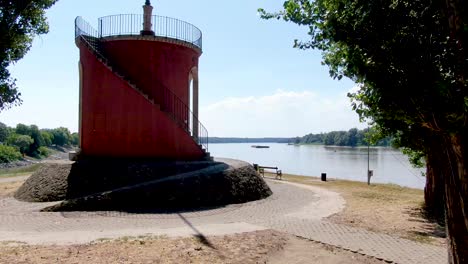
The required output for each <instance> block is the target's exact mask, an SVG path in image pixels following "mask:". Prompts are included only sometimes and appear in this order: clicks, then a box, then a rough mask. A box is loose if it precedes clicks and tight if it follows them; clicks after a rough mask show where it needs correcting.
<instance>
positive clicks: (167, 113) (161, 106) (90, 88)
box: [75, 1, 208, 160]
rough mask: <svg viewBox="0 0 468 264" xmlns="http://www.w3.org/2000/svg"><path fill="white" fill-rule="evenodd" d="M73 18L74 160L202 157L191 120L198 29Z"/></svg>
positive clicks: (154, 20) (142, 19)
mask: <svg viewBox="0 0 468 264" xmlns="http://www.w3.org/2000/svg"><path fill="white" fill-rule="evenodd" d="M143 8H144V14H143V15H115V16H107V17H103V18H100V19H99V24H98V29H97V30H94V29H93V28H92V27H91V26H90V25H89V24H88V23H87V22H86V21H84V20H83V19H81V18H80V17H78V18H77V19H76V23H75V24H76V26H75V31H76V43H77V46H78V48H79V49H80V121H79V122H80V139H81V140H80V155H83V156H106V157H143V158H167V159H182V160H193V159H200V158H204V157H206V156H207V155H208V154H207V150H208V133H207V131H206V129H205V128H204V127H203V125H202V124H201V123H200V122H199V119H198V60H199V57H200V55H201V54H202V33H201V31H200V30H199V29H198V28H197V27H195V26H193V25H191V24H189V23H186V22H183V21H180V20H177V19H174V18H169V17H162V16H154V15H152V14H151V10H152V7H151V5H150V3H149V1H146V4H145V5H144V6H143Z"/></svg>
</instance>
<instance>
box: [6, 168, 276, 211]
mask: <svg viewBox="0 0 468 264" xmlns="http://www.w3.org/2000/svg"><path fill="white" fill-rule="evenodd" d="M271 194H272V192H271V190H270V188H269V187H268V186H267V184H266V183H265V182H264V180H263V179H262V178H261V177H260V176H259V175H258V173H257V172H256V171H255V170H254V168H253V167H252V165H250V164H248V163H246V162H243V161H239V160H231V159H215V161H189V162H183V161H177V162H168V161H123V160H119V161H116V160H107V161H106V160H99V161H97V160H86V161H84V160H79V161H77V162H75V163H73V164H45V165H44V166H43V167H42V168H41V169H39V170H38V171H37V172H36V173H34V174H33V175H32V176H31V177H30V178H29V179H28V180H27V181H26V182H25V183H24V184H23V186H21V187H20V188H19V189H18V191H17V192H16V194H15V198H17V199H18V200H22V201H27V202H50V201H59V203H58V204H56V205H54V206H51V207H48V208H45V209H44V211H109V210H118V211H132V212H133V211H145V210H181V209H190V210H194V209H197V208H206V207H216V206H224V205H227V204H236V203H245V202H249V201H254V200H260V199H264V198H266V197H268V196H270V195H271Z"/></svg>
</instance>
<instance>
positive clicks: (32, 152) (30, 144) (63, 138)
mask: <svg viewBox="0 0 468 264" xmlns="http://www.w3.org/2000/svg"><path fill="white" fill-rule="evenodd" d="M3 131H6V132H3ZM2 133H6V135H7V137H6V139H5V140H4V141H3V142H2V144H0V146H9V147H13V150H14V151H16V152H18V154H19V153H21V154H23V155H28V156H31V157H36V158H41V157H46V156H48V155H49V154H50V150H49V149H48V148H47V147H53V145H55V146H60V147H62V146H76V145H77V144H78V140H79V135H78V133H73V134H70V131H69V130H68V129H67V128H64V127H59V128H54V129H39V127H38V126H36V125H25V124H18V125H16V127H15V128H11V127H8V126H6V125H3V124H2V123H0V135H2ZM2 150H3V152H1V153H0V163H3V162H11V161H13V160H12V158H14V157H17V158H16V159H19V158H18V157H21V154H19V156H18V155H12V149H11V148H3V149H2ZM2 155H4V156H2ZM7 156H8V157H7ZM6 160H8V161H6Z"/></svg>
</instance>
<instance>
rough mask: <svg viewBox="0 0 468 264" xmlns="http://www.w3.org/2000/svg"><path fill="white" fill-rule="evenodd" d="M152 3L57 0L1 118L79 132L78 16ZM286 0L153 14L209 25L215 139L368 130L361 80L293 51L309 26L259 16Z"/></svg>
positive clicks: (197, 5)
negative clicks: (356, 97) (357, 100)
mask: <svg viewBox="0 0 468 264" xmlns="http://www.w3.org/2000/svg"><path fill="white" fill-rule="evenodd" d="M143 3H144V1H143V0H141V1H135V0H133V1H129V0H114V1H112V0H98V1H96V0H94V1H92V0H81V1H76V0H59V1H58V2H57V4H56V5H54V6H53V7H52V8H51V9H50V10H48V12H47V17H48V20H49V24H50V32H49V34H47V35H43V36H39V37H36V39H35V41H34V43H33V47H32V49H31V50H30V52H29V53H28V54H27V55H26V57H25V58H24V59H22V60H21V61H20V62H18V63H17V64H15V65H13V66H12V67H10V70H11V73H12V75H13V76H14V77H15V78H17V84H18V86H19V87H20V91H21V93H22V99H23V104H22V105H21V106H20V107H14V108H12V109H10V110H6V111H3V112H1V113H0V122H3V123H6V124H8V125H10V126H14V125H16V124H17V123H25V124H36V125H38V126H39V127H41V128H52V127H59V126H65V127H68V128H70V130H72V131H77V129H78V59H79V54H78V49H77V48H76V46H75V43H74V19H75V17H76V16H82V17H83V18H84V19H85V20H87V21H88V22H90V24H91V25H93V26H95V27H96V26H97V19H98V18H99V17H102V16H106V15H113V14H132V13H133V14H140V13H142V5H143ZM282 3H283V1H281V0H256V1H252V0H238V1H214V0H199V1H189V0H170V1H168V0H166V1H163V0H160V1H154V0H153V1H152V4H153V6H154V7H155V9H154V14H157V15H163V16H170V17H175V18H178V19H181V20H185V21H187V22H190V23H192V24H194V25H196V26H197V27H198V28H200V29H201V30H202V31H203V52H204V53H203V55H202V57H201V59H200V65H199V75H200V120H201V121H202V123H203V124H204V125H205V126H206V127H207V128H208V131H209V132H210V135H211V136H237V137H264V136H265V137H266V136H285V137H286V136H301V135H304V134H307V133H310V132H314V133H318V132H326V131H330V130H338V129H345V130H347V129H349V128H351V127H360V128H362V127H365V125H364V124H360V123H359V122H358V117H357V115H356V114H355V113H354V112H352V110H351V107H350V103H349V99H348V98H347V97H346V93H347V92H348V91H349V90H351V89H352V88H353V87H354V86H355V84H354V83H353V82H352V81H350V80H342V81H336V80H333V79H331V78H330V77H329V75H328V69H327V68H326V67H325V66H322V65H321V64H320V62H321V54H320V52H319V51H312V50H309V51H302V50H297V49H293V48H292V45H293V40H294V39H296V38H298V39H304V40H307V37H308V35H307V28H304V27H299V26H297V25H294V24H290V23H286V22H283V21H276V20H274V21H273V20H270V21H265V20H262V19H260V18H259V16H258V14H257V9H258V8H259V7H262V8H265V9H267V10H271V11H274V10H279V9H280V8H281V5H282Z"/></svg>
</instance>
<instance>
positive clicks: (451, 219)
mask: <svg viewBox="0 0 468 264" xmlns="http://www.w3.org/2000/svg"><path fill="white" fill-rule="evenodd" d="M466 151H467V140H466V135H463V134H462V135H454V136H451V137H450V138H449V139H448V140H447V141H446V155H447V157H448V161H449V162H448V166H449V168H450V170H451V173H449V174H448V175H446V177H444V178H445V201H446V219H447V220H446V224H447V234H448V237H447V238H448V251H449V263H451V264H452V263H454V264H463V263H468V173H467V166H468V157H467V154H468V153H466Z"/></svg>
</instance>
